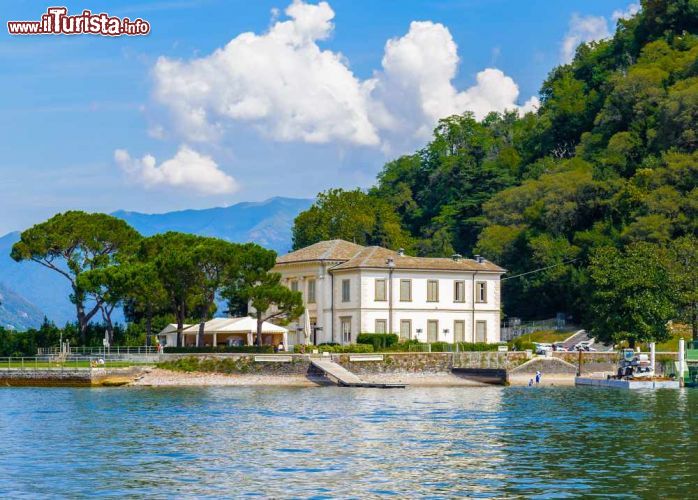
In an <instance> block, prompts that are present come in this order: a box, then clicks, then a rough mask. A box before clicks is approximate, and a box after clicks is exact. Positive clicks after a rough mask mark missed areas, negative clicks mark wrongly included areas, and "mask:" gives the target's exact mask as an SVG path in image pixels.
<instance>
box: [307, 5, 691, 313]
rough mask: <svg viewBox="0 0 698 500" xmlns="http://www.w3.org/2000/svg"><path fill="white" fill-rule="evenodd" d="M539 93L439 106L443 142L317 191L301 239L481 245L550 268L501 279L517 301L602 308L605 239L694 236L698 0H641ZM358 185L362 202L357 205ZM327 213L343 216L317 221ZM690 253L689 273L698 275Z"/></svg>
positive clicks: (506, 297)
mask: <svg viewBox="0 0 698 500" xmlns="http://www.w3.org/2000/svg"><path fill="white" fill-rule="evenodd" d="M540 99H541V106H540V108H539V109H538V111H537V112H536V113H529V114H527V115H525V116H521V117H520V116H518V115H517V114H516V113H505V114H496V113H493V114H490V115H489V116H488V117H486V118H485V119H484V120H482V121H481V122H478V121H476V120H475V119H474V118H473V116H472V114H470V113H465V114H463V115H460V116H452V117H448V118H445V119H443V120H441V121H440V123H439V125H438V127H437V128H436V130H435V131H434V136H433V139H432V141H431V142H430V143H429V144H427V145H426V146H425V147H424V148H423V149H421V150H419V151H417V152H415V153H414V154H411V155H406V156H403V157H400V158H398V159H396V160H394V161H391V162H389V163H388V164H386V165H385V167H384V168H383V170H382V172H381V173H380V174H379V176H378V179H377V183H376V185H375V186H374V187H373V188H372V189H371V190H370V191H369V192H368V193H357V192H349V193H347V192H341V191H332V192H328V193H327V194H326V195H325V196H324V197H323V196H320V197H318V202H316V204H315V205H314V206H313V207H312V208H311V209H310V210H308V211H306V212H303V213H302V214H301V215H300V216H299V217H298V218H297V219H296V223H295V227H294V243H295V244H296V246H303V245H305V244H308V243H312V242H313V240H314V239H317V238H318V237H319V236H322V237H328V236H329V237H342V238H345V239H349V240H352V239H353V240H355V241H357V242H359V243H374V244H383V245H386V246H392V247H394V248H397V247H398V246H404V247H406V248H407V249H408V251H411V252H413V253H414V254H418V255H438V256H449V255H451V254H452V253H454V252H458V253H461V254H465V255H472V254H474V253H479V254H482V255H484V256H485V257H486V258H488V259H490V260H492V261H495V262H497V263H498V264H500V265H502V266H503V267H505V268H507V269H508V270H509V276H514V275H517V274H521V273H524V272H529V271H532V270H539V269H542V271H540V272H535V273H531V274H527V275H525V276H521V277H519V278H517V279H512V280H508V281H505V282H504V287H503V292H502V293H503V301H504V311H505V313H506V314H508V315H513V316H521V317H524V318H543V317H550V316H552V315H554V314H555V313H556V312H559V311H566V312H568V313H571V314H573V315H574V316H576V317H577V318H582V319H584V318H589V317H591V316H592V315H593V314H594V313H593V311H592V310H591V307H590V304H589V300H590V296H591V294H592V293H593V292H594V288H593V287H592V286H591V285H590V280H591V279H592V276H591V273H590V270H589V265H590V261H591V256H592V255H593V254H594V253H595V251H596V250H597V249H600V248H602V247H612V248H615V249H618V250H619V251H620V252H621V253H622V252H624V251H625V249H626V248H628V247H630V246H631V245H633V244H635V243H637V242H644V243H647V244H649V245H654V246H656V248H657V255H660V254H661V255H663V254H662V252H663V251H664V249H667V250H666V251H667V252H669V251H670V249H669V248H668V247H670V246H671V244H672V242H675V241H677V240H679V239H681V238H686V237H688V238H689V239H688V240H683V241H684V244H685V242H686V241H688V245H689V246H690V245H691V244H692V243H691V242H694V241H695V240H691V239H690V237H692V236H695V235H696V233H697V232H698V218H697V217H696V215H697V214H698V153H697V152H696V146H697V145H698V2H696V1H695V0H676V1H666V0H664V1H660V0H645V1H643V2H642V9H641V11H640V12H639V13H638V14H637V15H635V16H634V17H632V18H630V19H626V20H622V19H621V20H619V21H618V25H617V28H616V32H615V34H614V36H613V37H611V38H609V39H606V40H602V41H599V42H594V43H590V44H582V45H581V46H580V47H579V48H578V49H577V52H576V56H575V58H574V60H573V61H572V62H571V63H570V64H566V65H563V66H559V67H557V68H555V69H553V70H552V71H551V73H550V74H549V76H548V78H547V79H546V81H545V82H544V83H543V85H542V87H541V91H540ZM349 197H351V198H352V200H353V202H352V204H351V205H350V206H351V207H359V208H354V209H347V208H346V206H347V205H348V204H346V203H343V202H344V201H345V199H347V198H349ZM362 197H363V198H365V199H366V202H365V203H364V202H359V201H360V199H361V198H362ZM357 200H359V201H357ZM371 200H373V202H371ZM326 220H331V221H333V223H334V226H333V227H334V230H333V231H329V233H331V234H322V235H319V234H318V232H317V230H315V229H314V228H315V227H318V226H319V225H321V224H322V222H323V221H326ZM325 232H326V233H327V232H328V231H325ZM648 253H650V254H651V252H647V251H645V253H644V255H646V254H648ZM694 257H695V256H694ZM678 260H679V259H674V263H675V264H676V265H679V263H678ZM681 265H684V264H681ZM691 265H692V266H695V260H693V261H692V264H691V263H688V264H685V266H687V267H686V269H685V274H690V273H693V274H694V275H695V274H696V273H697V271H695V267H690V266H691ZM686 286H687V287H688V288H687V292H686V294H691V293H692V294H693V295H692V297H693V299H690V298H689V297H688V295H686V296H683V295H682V296H681V297H682V298H683V299H685V301H687V303H689V307H688V308H687V309H684V310H682V313H686V314H688V315H689V316H690V315H691V314H693V315H695V311H696V300H698V299H696V298H695V297H696V291H695V286H696V285H695V283H693V284H690V283H689V284H686ZM691 287H693V288H691ZM682 293H683V292H682ZM677 294H678V292H677ZM677 297H678V295H677ZM691 300H692V301H693V302H692V305H691V304H690V302H691ZM691 308H692V311H693V312H691ZM640 309H642V307H640Z"/></svg>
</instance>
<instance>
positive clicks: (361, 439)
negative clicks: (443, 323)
mask: <svg viewBox="0 0 698 500" xmlns="http://www.w3.org/2000/svg"><path fill="white" fill-rule="evenodd" d="M697 434H698V390H691V389H687V390H681V391H657V392H629V391H618V390H603V389H575V388H528V387H526V388H513V387H511V388H503V387H487V388H410V389H406V390H376V389H342V388H335V387H330V388H317V389H309V388H305V389H287V388H283V389H282V388H279V389H277V388H239V387H225V388H176V389H162V388H161V389H155V388H104V389H85V388H83V389H69V388H4V389H0V496H2V497H8V496H9V497H36V496H58V497H73V498H74V497H80V496H88V495H102V496H143V495H151V496H159V497H173V496H197V497H198V496H215V497H221V496H243V495H258V496H263V497H371V496H381V495H395V496H399V497H405V496H412V497H414V496H422V495H427V496H432V497H453V496H460V495H463V496H482V497H492V496H521V495H525V496H542V497H564V496H578V495H601V496H604V497H605V496H608V495H618V496H621V497H623V496H637V495H640V496H665V497H688V496H691V495H695V494H696V489H695V488H696V487H698V435H697Z"/></svg>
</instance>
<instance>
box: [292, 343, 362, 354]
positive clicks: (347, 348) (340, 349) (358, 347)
mask: <svg viewBox="0 0 698 500" xmlns="http://www.w3.org/2000/svg"><path fill="white" fill-rule="evenodd" d="M314 349H317V350H318V352H333V353H338V354H342V353H350V352H357V353H361V352H373V351H374V349H373V346H372V345H371V344H348V345H339V344H320V345H316V346H308V348H306V352H313V350H314Z"/></svg>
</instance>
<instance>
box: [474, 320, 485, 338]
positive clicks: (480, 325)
mask: <svg viewBox="0 0 698 500" xmlns="http://www.w3.org/2000/svg"><path fill="white" fill-rule="evenodd" d="M475 342H487V321H476V322H475Z"/></svg>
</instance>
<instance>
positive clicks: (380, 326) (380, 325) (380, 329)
mask: <svg viewBox="0 0 698 500" xmlns="http://www.w3.org/2000/svg"><path fill="white" fill-rule="evenodd" d="M387 332H388V322H387V321H386V320H384V319H377V320H376V329H375V333H387Z"/></svg>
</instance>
